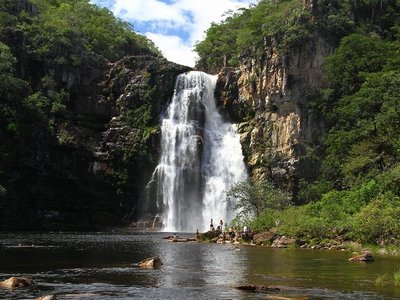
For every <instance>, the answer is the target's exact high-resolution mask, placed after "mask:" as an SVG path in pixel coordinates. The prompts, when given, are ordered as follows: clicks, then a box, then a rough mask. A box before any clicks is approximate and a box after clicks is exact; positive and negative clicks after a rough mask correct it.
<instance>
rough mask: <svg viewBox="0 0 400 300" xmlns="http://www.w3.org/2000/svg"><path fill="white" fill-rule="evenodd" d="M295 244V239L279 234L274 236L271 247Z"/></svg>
mask: <svg viewBox="0 0 400 300" xmlns="http://www.w3.org/2000/svg"><path fill="white" fill-rule="evenodd" d="M295 244H296V239H294V238H291V237H287V236H281V237H278V238H276V239H275V240H274V241H273V242H272V245H271V247H272V248H288V247H292V246H294V245H295Z"/></svg>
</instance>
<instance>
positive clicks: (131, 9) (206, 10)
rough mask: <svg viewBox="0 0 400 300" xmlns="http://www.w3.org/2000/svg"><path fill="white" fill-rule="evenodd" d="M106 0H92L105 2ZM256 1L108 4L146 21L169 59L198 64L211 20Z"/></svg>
mask: <svg viewBox="0 0 400 300" xmlns="http://www.w3.org/2000/svg"><path fill="white" fill-rule="evenodd" d="M104 1H105V0H93V1H92V2H94V3H98V4H99V5H105V4H104ZM256 2H258V0H168V1H166V0H113V1H112V3H111V2H108V3H109V4H108V5H107V6H108V7H109V8H110V9H111V10H112V11H113V13H114V14H115V15H116V16H118V17H120V18H121V19H124V20H126V21H128V22H131V23H134V24H136V25H143V26H144V25H145V26H146V27H145V32H146V33H145V34H146V36H147V37H148V38H150V39H152V40H153V42H154V43H155V44H156V45H157V46H158V47H159V48H160V49H161V51H162V52H163V53H164V55H165V57H166V58H167V59H169V60H171V61H174V62H177V63H180V64H184V65H188V66H194V63H195V53H194V52H193V51H192V49H193V46H194V44H195V43H196V42H197V41H200V40H202V39H203V38H204V31H205V30H207V28H208V27H209V26H210V24H211V22H219V21H221V20H222V19H223V17H222V15H223V14H224V13H225V12H226V11H228V10H236V9H238V8H240V7H247V6H248V5H249V4H251V3H256ZM135 27H136V28H137V27H141V26H135ZM142 31H143V30H142ZM183 37H185V39H184V38H183Z"/></svg>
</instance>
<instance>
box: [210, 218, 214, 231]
mask: <svg viewBox="0 0 400 300" xmlns="http://www.w3.org/2000/svg"><path fill="white" fill-rule="evenodd" d="M210 231H214V225H213V219H211V221H210Z"/></svg>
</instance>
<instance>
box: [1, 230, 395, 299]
mask: <svg viewBox="0 0 400 300" xmlns="http://www.w3.org/2000/svg"><path fill="white" fill-rule="evenodd" d="M165 235H167V234H165V233H151V234H148V233H146V234H145V233H121V232H119V233H116V232H114V233H73V234H71V233H53V234H50V233H45V234H32V233H18V234H4V233H3V234H1V233H0V280H3V279H6V278H8V277H11V276H29V277H31V278H32V279H34V280H35V281H36V282H37V284H38V285H37V287H36V288H35V289H20V290H7V289H2V288H0V299H35V298H36V297H39V296H43V295H48V294H55V295H57V297H58V299H268V298H270V299H272V297H289V298H295V297H298V298H301V299H400V288H399V287H395V286H394V284H393V282H392V277H393V272H394V271H396V270H398V269H400V259H399V258H396V257H389V256H388V257H385V256H382V257H379V256H378V257H376V261H375V262H373V263H368V264H365V263H354V262H348V261H347V259H348V258H349V257H350V254H349V253H348V252H338V251H316V250H306V249H304V250H303V249H269V248H262V247H255V246H239V247H237V246H236V245H231V244H225V245H220V244H203V243H196V242H191V243H171V242H167V241H165V240H162V237H163V236H165ZM235 248H236V249H235ZM154 255H159V256H160V257H161V258H162V260H163V262H164V266H163V267H162V268H161V269H160V270H141V269H139V268H137V262H139V261H140V260H142V259H145V258H147V257H150V256H154ZM384 274H387V275H388V277H389V278H390V279H389V280H387V282H385V283H384V284H383V285H377V284H375V280H376V279H377V277H378V276H382V275H384ZM247 284H259V285H271V286H277V287H280V288H281V291H280V292H273V293H268V294H266V293H249V292H244V291H239V290H236V289H235V288H234V287H235V286H237V285H247Z"/></svg>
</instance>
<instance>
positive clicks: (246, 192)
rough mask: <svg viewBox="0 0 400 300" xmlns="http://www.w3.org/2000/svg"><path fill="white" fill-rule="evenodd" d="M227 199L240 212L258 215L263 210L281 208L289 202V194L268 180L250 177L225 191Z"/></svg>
mask: <svg viewBox="0 0 400 300" xmlns="http://www.w3.org/2000/svg"><path fill="white" fill-rule="evenodd" d="M227 200H228V201H234V202H235V203H236V204H235V209H237V210H238V211H239V213H240V214H243V215H246V216H255V217H258V216H259V215H260V214H261V213H262V212H263V211H264V210H266V209H272V210H282V209H284V208H286V207H288V206H289V205H290V204H291V199H290V196H289V194H288V193H287V192H284V191H282V190H280V189H278V188H276V187H275V186H274V184H273V183H272V182H270V181H266V180H264V181H255V180H252V179H249V180H246V181H242V182H239V183H237V184H235V185H234V186H233V187H232V188H231V189H230V190H229V191H228V192H227Z"/></svg>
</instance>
